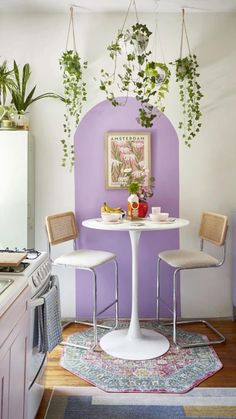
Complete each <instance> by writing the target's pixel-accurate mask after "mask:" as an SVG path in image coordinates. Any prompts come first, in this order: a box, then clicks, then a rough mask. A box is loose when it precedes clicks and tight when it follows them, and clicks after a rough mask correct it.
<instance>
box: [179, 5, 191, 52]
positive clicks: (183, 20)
mask: <svg viewBox="0 0 236 419" xmlns="http://www.w3.org/2000/svg"><path fill="white" fill-rule="evenodd" d="M184 35H185V39H186V42H187V47H188V53H189V56H190V57H191V56H192V54H191V50H190V45H189V39H188V34H187V29H186V24H185V10H184V9H182V28H181V40H180V52H179V58H182V56H183V43H184Z"/></svg>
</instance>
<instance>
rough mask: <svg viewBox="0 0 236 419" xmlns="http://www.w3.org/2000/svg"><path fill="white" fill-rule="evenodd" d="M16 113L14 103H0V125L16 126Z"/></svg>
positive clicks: (5, 127) (11, 127)
mask: <svg viewBox="0 0 236 419" xmlns="http://www.w3.org/2000/svg"><path fill="white" fill-rule="evenodd" d="M15 113H16V110H15V108H14V106H13V105H9V106H7V105H0V125H1V128H2V129H13V128H15V126H16V124H15V120H14V118H15Z"/></svg>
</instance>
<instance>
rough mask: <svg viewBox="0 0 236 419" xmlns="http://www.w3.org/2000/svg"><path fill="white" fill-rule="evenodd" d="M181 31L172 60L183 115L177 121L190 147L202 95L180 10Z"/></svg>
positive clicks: (199, 117) (195, 59) (194, 57)
mask: <svg viewBox="0 0 236 419" xmlns="http://www.w3.org/2000/svg"><path fill="white" fill-rule="evenodd" d="M182 12H183V13H182V33H181V45H180V58H178V59H177V60H175V61H174V63H171V64H174V65H175V76H176V82H177V83H178V84H179V99H180V103H181V105H182V110H183V117H182V119H181V120H180V121H179V129H181V130H182V132H183V139H184V143H185V144H186V145H187V146H188V147H191V142H192V140H193V139H194V138H195V137H196V135H197V133H198V132H199V131H200V128H201V126H202V123H201V116H202V113H201V110H200V101H201V98H202V97H203V94H202V92H201V86H200V84H199V82H198V77H199V75H200V74H199V70H198V68H199V64H198V61H197V57H196V55H195V54H193V55H192V54H191V51H190V46H189V41H188V36H187V30H186V26H185V20H184V10H183V11H182ZM184 31H185V36H186V41H187V45H188V51H189V54H188V55H187V56H185V57H183V58H182V50H183V34H184Z"/></svg>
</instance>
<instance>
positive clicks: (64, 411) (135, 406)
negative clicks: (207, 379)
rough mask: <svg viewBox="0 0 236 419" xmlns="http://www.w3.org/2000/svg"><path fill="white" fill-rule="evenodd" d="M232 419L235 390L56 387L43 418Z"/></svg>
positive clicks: (234, 406)
mask: <svg viewBox="0 0 236 419" xmlns="http://www.w3.org/2000/svg"><path fill="white" fill-rule="evenodd" d="M196 417H197V418H202V419H204V418H207V419H213V418H214V419H216V418H218V419H219V418H222V419H223V418H235V417H236V389H235V388H207V387H198V388H194V389H193V390H191V391H190V392H189V393H188V394H178V395H176V394H175V395H173V394H142V393H136V394H120V393H105V392H103V391H102V390H99V389H97V388H95V387H55V388H54V389H53V393H52V397H51V400H50V402H49V406H48V410H47V413H46V416H45V419H95V418H96V419H105V418H109V419H137V418H145V419H154V418H155V419H156V418H160V419H178V418H185V419H186V418H189V419H193V418H196Z"/></svg>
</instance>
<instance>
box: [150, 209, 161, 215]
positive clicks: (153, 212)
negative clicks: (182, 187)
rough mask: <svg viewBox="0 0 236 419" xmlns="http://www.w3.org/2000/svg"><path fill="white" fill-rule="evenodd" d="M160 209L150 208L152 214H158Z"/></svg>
mask: <svg viewBox="0 0 236 419" xmlns="http://www.w3.org/2000/svg"><path fill="white" fill-rule="evenodd" d="M160 212H161V207H152V214H160Z"/></svg>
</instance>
